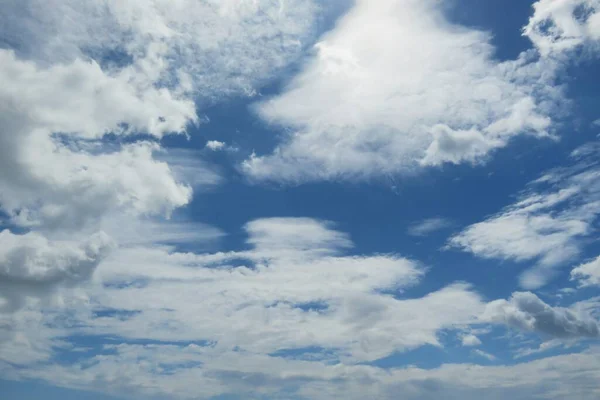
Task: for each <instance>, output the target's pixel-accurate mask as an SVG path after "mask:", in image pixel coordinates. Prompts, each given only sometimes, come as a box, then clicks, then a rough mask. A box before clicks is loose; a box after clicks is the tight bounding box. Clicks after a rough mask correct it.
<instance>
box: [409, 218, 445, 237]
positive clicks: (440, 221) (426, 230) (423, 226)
mask: <svg viewBox="0 0 600 400" xmlns="http://www.w3.org/2000/svg"><path fill="white" fill-rule="evenodd" d="M452 225H453V223H452V221H450V220H448V219H446V218H428V219H424V220H422V221H420V222H417V223H415V224H413V225H411V226H410V227H409V228H408V234H409V235H411V236H427V235H429V234H432V233H434V232H437V231H440V230H443V229H446V228H449V227H451V226H452Z"/></svg>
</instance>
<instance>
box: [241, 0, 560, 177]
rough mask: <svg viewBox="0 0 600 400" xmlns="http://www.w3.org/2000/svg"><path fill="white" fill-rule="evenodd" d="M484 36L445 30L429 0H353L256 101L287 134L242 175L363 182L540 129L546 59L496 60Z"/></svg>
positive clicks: (468, 158) (451, 159) (480, 154)
mask: <svg viewBox="0 0 600 400" xmlns="http://www.w3.org/2000/svg"><path fill="white" fill-rule="evenodd" d="M365 26H369V27H371V29H368V30H365V29H364V27H365ZM489 39H490V37H489V35H488V34H486V33H484V32H480V31H476V30H473V29H469V28H466V27H461V26H456V25H452V24H451V23H450V22H448V21H447V20H446V18H445V16H444V15H443V12H442V10H441V5H440V3H439V2H436V1H432V0H425V1H416V0H409V1H398V0H382V1H378V2H373V1H367V0H361V1H357V2H356V4H355V5H354V6H353V8H352V9H351V10H350V11H349V12H348V14H347V15H345V16H344V17H343V18H342V19H341V20H340V21H338V23H337V24H336V26H335V27H334V28H333V30H332V31H330V32H328V33H327V34H325V35H324V36H323V37H322V38H321V39H320V42H319V43H318V44H317V45H316V46H315V48H314V55H313V56H312V57H311V58H310V59H309V60H308V61H307V63H306V66H305V67H304V69H303V70H302V71H301V72H300V74H299V75H298V76H296V77H295V78H294V79H293V80H292V81H291V83H290V84H289V85H288V86H287V88H285V90H284V92H283V93H282V94H280V95H277V96H275V97H273V98H271V99H269V100H266V101H264V102H262V103H260V104H258V105H257V108H256V109H257V112H258V114H259V115H260V116H262V117H263V118H264V119H265V120H266V121H268V122H270V123H273V124H276V125H279V126H284V127H289V128H290V129H291V131H292V133H291V134H289V135H288V136H287V137H286V138H284V140H283V143H282V144H280V145H279V146H278V147H277V148H276V149H275V150H274V151H273V153H272V154H268V155H254V156H253V157H252V158H250V159H248V160H247V161H246V162H245V163H244V165H243V168H244V171H245V172H246V173H247V174H248V175H249V176H250V177H252V178H255V179H259V180H263V179H264V180H277V181H291V182H296V181H306V180H319V179H334V178H366V177H371V176H381V175H385V174H391V173H398V172H403V173H406V172H411V171H414V170H415V169H417V168H419V164H421V165H440V164H443V163H463V162H468V163H476V162H480V161H483V160H484V159H485V157H486V155H488V154H489V153H490V152H491V151H492V150H494V149H497V148H500V147H504V146H505V145H506V144H507V143H508V142H509V141H510V139H511V138H512V137H514V136H516V135H520V134H530V135H532V136H536V137H543V136H548V134H549V133H550V132H549V131H550V126H551V119H550V118H549V116H548V111H549V109H548V104H546V100H548V99H550V98H552V96H555V95H556V94H557V93H558V91H557V90H555V89H553V88H552V75H553V73H554V72H555V68H556V64H554V63H553V62H552V61H548V60H541V61H539V62H538V63H536V62H533V61H532V60H531V57H530V55H528V54H523V55H522V56H521V58H520V59H519V60H517V61H512V62H506V63H498V62H496V61H494V60H493V59H492V53H493V48H492V46H491V45H490V43H489ZM540 69H541V70H543V71H541V70H540ZM542 77H543V78H542ZM542 92H543V94H542Z"/></svg>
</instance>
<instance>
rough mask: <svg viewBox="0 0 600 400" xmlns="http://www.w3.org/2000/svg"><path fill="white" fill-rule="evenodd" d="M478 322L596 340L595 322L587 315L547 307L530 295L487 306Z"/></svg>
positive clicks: (599, 333) (599, 330)
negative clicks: (486, 321) (483, 321)
mask: <svg viewBox="0 0 600 400" xmlns="http://www.w3.org/2000/svg"><path fill="white" fill-rule="evenodd" d="M482 319H483V320H488V321H490V322H494V323H503V324H506V325H508V326H511V327H513V328H516V329H519V330H522V331H526V332H537V333H541V334H543V335H547V336H550V337H556V338H586V337H588V338H597V337H600V325H599V323H598V321H596V320H595V319H593V318H592V317H590V316H589V315H588V314H586V313H584V312H581V311H579V310H575V309H568V308H563V307H551V306H549V305H548V304H546V303H544V302H543V301H542V300H540V298H539V297H537V296H536V295H535V294H533V293H530V292H517V293H514V294H513V295H512V297H511V298H510V299H509V300H496V301H493V302H491V303H489V304H488V305H487V306H486V311H485V313H484V315H483V317H482Z"/></svg>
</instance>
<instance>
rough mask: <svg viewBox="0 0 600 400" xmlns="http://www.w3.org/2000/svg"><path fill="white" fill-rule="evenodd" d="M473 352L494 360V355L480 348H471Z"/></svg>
mask: <svg viewBox="0 0 600 400" xmlns="http://www.w3.org/2000/svg"><path fill="white" fill-rule="evenodd" d="M473 354H475V355H477V356H479V357H483V358H485V359H486V360H488V361H496V356H494V355H493V354H490V353H486V352H485V351H483V350H480V349H475V350H473Z"/></svg>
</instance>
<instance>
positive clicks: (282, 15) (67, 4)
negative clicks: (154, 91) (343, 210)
mask: <svg viewBox="0 0 600 400" xmlns="http://www.w3.org/2000/svg"><path fill="white" fill-rule="evenodd" d="M5 9H6V11H7V12H6V13H5V14H4V15H6V16H7V17H6V18H3V20H2V24H0V25H1V27H0V37H3V38H7V40H8V41H9V43H10V44H11V45H12V46H13V47H14V48H16V49H18V50H19V54H21V55H22V56H23V57H26V58H33V59H36V60H39V61H40V62H41V63H48V62H50V63H54V62H57V61H59V62H60V61H66V62H70V61H73V60H74V59H76V58H85V57H92V58H94V59H98V60H103V61H104V63H105V64H106V65H107V68H108V69H110V70H119V68H121V69H122V71H121V72H122V73H123V74H126V75H127V76H128V78H129V80H131V81H134V82H140V83H143V84H145V85H148V86H152V84H154V83H158V85H159V86H161V87H168V88H171V89H174V90H175V91H178V92H182V93H196V94H199V99H198V100H199V101H200V102H201V103H205V102H212V101H214V100H216V99H219V98H223V97H225V96H230V95H234V94H235V95H251V94H253V93H255V91H256V89H257V85H260V84H262V83H264V82H265V81H267V80H268V79H270V78H272V77H273V76H274V75H275V73H277V72H279V71H281V69H282V68H284V67H285V66H286V65H287V64H289V63H290V62H293V61H295V60H296V59H297V58H298V57H299V55H300V54H301V52H302V50H303V49H304V47H305V46H306V42H307V41H309V40H310V38H311V37H312V35H313V30H314V23H315V17H316V15H315V14H316V11H317V7H316V6H315V4H314V3H313V2H312V1H305V2H301V3H297V2H289V1H278V0H256V1H255V0H242V1H231V0H228V1H213V0H201V1H196V0H175V1H170V0H169V1H167V0H150V1H145V0H142V1H140V0H106V1H102V2H96V1H90V0H83V1H80V0H58V1H54V2H53V3H52V4H49V3H48V2H46V1H43V0H9V1H8V2H7V4H5ZM111 61H112V62H111ZM123 64H125V67H123Z"/></svg>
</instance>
